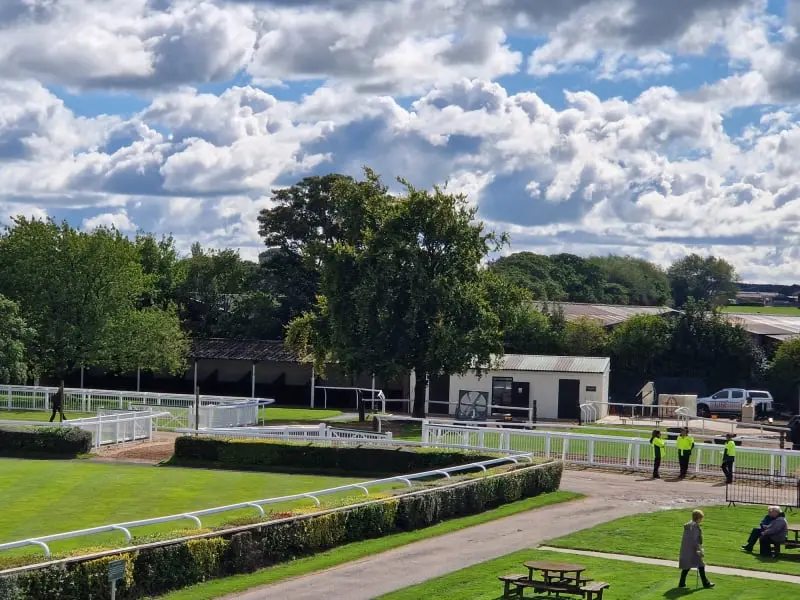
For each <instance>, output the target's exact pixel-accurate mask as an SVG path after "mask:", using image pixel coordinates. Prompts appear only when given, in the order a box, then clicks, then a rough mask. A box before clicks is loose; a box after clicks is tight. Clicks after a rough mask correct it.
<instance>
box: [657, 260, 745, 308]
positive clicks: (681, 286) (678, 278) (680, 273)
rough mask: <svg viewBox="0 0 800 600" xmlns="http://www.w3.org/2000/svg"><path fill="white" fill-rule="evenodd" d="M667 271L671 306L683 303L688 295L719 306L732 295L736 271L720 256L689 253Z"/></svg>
mask: <svg viewBox="0 0 800 600" xmlns="http://www.w3.org/2000/svg"><path fill="white" fill-rule="evenodd" d="M667 274H668V276H669V282H670V285H671V286H672V297H673V300H674V301H675V306H679V307H680V306H683V305H684V304H686V303H687V302H688V301H689V298H694V299H695V300H698V301H701V302H706V303H708V304H710V305H712V306H721V305H724V304H726V303H727V301H728V299H730V298H732V297H734V296H735V295H736V290H737V286H736V279H737V276H736V270H735V269H734V268H733V265H732V264H731V263H729V262H728V261H726V260H725V259H724V258H717V257H715V256H707V257H703V256H700V255H698V254H690V255H689V256H687V257H685V258H682V259H680V260H679V261H677V262H675V263H674V264H673V265H672V266H671V267H670V268H669V270H668V271H667Z"/></svg>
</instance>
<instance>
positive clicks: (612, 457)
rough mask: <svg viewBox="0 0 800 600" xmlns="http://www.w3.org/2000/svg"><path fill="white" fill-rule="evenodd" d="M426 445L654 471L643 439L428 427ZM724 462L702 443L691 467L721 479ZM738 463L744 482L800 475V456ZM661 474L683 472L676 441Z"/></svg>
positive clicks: (769, 453) (751, 453)
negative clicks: (741, 468)
mask: <svg viewBox="0 0 800 600" xmlns="http://www.w3.org/2000/svg"><path fill="white" fill-rule="evenodd" d="M422 440H423V444H424V445H428V446H440V445H447V446H450V447H461V448H474V447H480V448H483V449H488V450H497V451H501V452H514V451H516V452H523V453H526V454H530V455H531V456H533V457H536V458H560V459H561V460H563V461H564V462H565V463H567V464H573V465H583V466H594V467H602V468H611V469H623V470H632V471H650V470H652V468H653V458H652V456H653V451H652V447H651V445H650V441H649V440H648V439H647V438H641V437H621V436H615V435H593V434H580V433H568V432H561V431H547V430H538V429H537V430H532V431H528V430H519V429H505V428H502V429H501V428H490V427H474V426H461V425H437V424H430V423H423V425H422ZM721 460H722V445H721V444H715V443H707V442H701V443H698V444H696V445H695V448H694V452H693V453H692V465H691V467H690V468H691V470H692V472H693V473H695V474H697V475H714V476H720V474H721V471H720V464H721ZM735 464H736V465H739V466H740V467H746V471H747V474H742V475H741V476H742V477H747V478H752V479H757V480H764V479H767V480H768V479H769V478H770V477H786V476H787V475H789V476H792V475H798V473H800V452H794V451H792V450H780V449H772V448H757V447H749V446H739V447H738V448H737V452H736V463H735ZM661 469H662V470H663V471H666V472H678V471H679V469H680V466H679V464H678V452H677V447H676V444H675V441H674V440H667V441H666V451H665V456H664V457H662V462H661ZM734 470H735V467H734ZM798 476H799V477H800V475H798Z"/></svg>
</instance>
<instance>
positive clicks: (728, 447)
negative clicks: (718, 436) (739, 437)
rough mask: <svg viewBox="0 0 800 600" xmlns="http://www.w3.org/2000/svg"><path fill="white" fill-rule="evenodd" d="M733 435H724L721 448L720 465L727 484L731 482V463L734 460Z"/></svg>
mask: <svg viewBox="0 0 800 600" xmlns="http://www.w3.org/2000/svg"><path fill="white" fill-rule="evenodd" d="M733 437H734V436H733V434H732V433H729V434H728V435H726V436H725V438H726V440H727V441H726V442H725V447H724V448H723V450H722V465H720V468H721V469H722V473H723V475H725V482H726V483H727V484H728V485H730V484H732V483H733V463H734V462H735V461H736V443H735V442H734V441H733Z"/></svg>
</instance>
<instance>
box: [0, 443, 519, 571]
mask: <svg viewBox="0 0 800 600" xmlns="http://www.w3.org/2000/svg"><path fill="white" fill-rule="evenodd" d="M522 460H525V461H527V462H532V458H531V457H530V456H529V455H514V456H505V457H501V458H495V459H491V460H484V461H479V462H474V463H469V464H466V465H458V466H455V467H446V468H442V469H435V470H432V471H424V472H422V473H413V474H410V475H401V476H397V477H386V478H384V479H374V480H372V481H364V482H361V483H352V484H349V485H342V486H339V487H334V488H328V489H324V490H318V491H315V492H307V493H302V494H293V495H291V496H279V497H276V498H265V499H262V500H252V501H250V502H239V503H237V504H228V505H226V506H217V507H215V508H207V509H204V510H196V511H192V512H186V513H180V514H176V515H169V516H166V517H156V518H154V519H142V520H139V521H128V522H125V523H115V524H113V525H102V526H100V527H91V528H88V529H79V530H76V531H68V532H66V533H56V534H54V535H45V536H39V537H35V538H29V539H25V540H18V541H15V542H9V543H6V544H0V552H2V551H4V550H14V549H17V548H25V547H27V546H38V547H40V548H41V549H42V550H43V551H44V555H45V558H49V557H50V546H49V545H48V544H49V543H50V542H55V541H60V540H67V539H71V538H76V537H82V536H87V535H94V534H98V533H107V532H114V531H118V532H120V533H122V534H123V535H124V536H125V540H126V542H128V543H129V542H130V541H131V539H132V535H131V531H130V530H131V529H133V528H135V527H144V526H147V525H158V524H161V523H170V522H173V521H183V520H189V521H192V522H193V523H194V525H195V526H196V527H197V528H198V529H201V528H202V527H203V524H202V522H201V520H200V517H203V516H207V515H214V514H219V513H223V512H229V511H232V510H240V509H245V508H252V509H255V510H256V511H258V513H259V514H260V515H264V514H266V513H265V511H264V506H268V505H270V504H281V503H284V502H293V501H297V500H311V501H312V502H314V504H316V505H317V506H318V507H319V506H321V504H322V503H321V502H320V501H319V498H320V497H321V496H327V495H330V494H338V493H341V492H348V491H351V490H360V491H362V492H363V493H364V495H365V496H369V494H370V492H369V488H370V487H375V486H378V485H385V484H391V483H403V484H405V485H407V486H408V487H409V488H410V487H413V483H412V481H414V480H419V479H428V478H430V477H446V478H447V479H450V478H451V476H452V475H453V474H456V473H462V472H468V471H477V470H480V471H486V470H487V468H488V467H496V466H500V465H503V464H508V463H514V464H516V463H519V462H520V461H522Z"/></svg>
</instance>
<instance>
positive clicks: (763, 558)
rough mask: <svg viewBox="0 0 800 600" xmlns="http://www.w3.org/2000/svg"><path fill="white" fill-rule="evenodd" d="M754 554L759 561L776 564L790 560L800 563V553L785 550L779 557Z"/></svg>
mask: <svg viewBox="0 0 800 600" xmlns="http://www.w3.org/2000/svg"><path fill="white" fill-rule="evenodd" d="M753 556H754V557H755V559H756V560H757V561H758V562H762V563H767V564H775V563H779V562H790V563H796V564H797V563H800V554H786V553H785V552H781V553H780V554H779V555H778V556H777V557H772V556H769V555H764V554H754V555H753Z"/></svg>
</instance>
